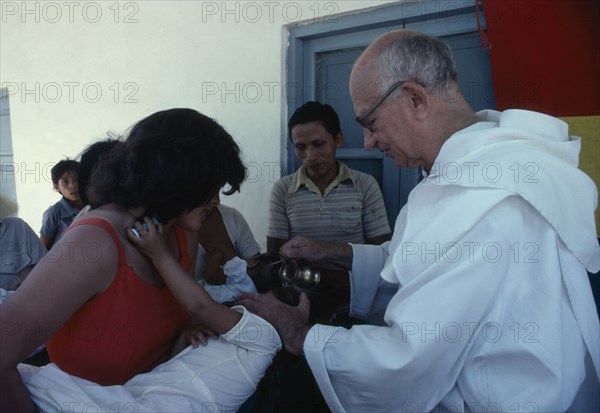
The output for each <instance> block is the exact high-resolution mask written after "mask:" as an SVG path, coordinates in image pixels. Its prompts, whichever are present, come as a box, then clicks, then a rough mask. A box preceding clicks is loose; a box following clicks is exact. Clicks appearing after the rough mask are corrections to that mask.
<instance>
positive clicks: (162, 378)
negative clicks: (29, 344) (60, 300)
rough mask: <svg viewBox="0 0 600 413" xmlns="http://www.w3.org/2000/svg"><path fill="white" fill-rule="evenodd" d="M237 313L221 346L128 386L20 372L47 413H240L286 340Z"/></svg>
mask: <svg viewBox="0 0 600 413" xmlns="http://www.w3.org/2000/svg"><path fill="white" fill-rule="evenodd" d="M233 308H234V309H235V310H237V311H239V312H242V313H243V316H242V319H241V320H240V321H239V323H238V324H236V326H235V327H234V328H232V329H231V330H230V331H229V332H227V333H226V334H223V335H222V336H221V337H220V338H219V339H218V340H212V339H211V340H209V342H208V345H206V346H200V347H199V348H196V349H194V348H192V347H188V348H186V349H185V350H183V351H182V352H181V353H179V354H178V355H177V356H175V357H174V358H173V359H171V360H169V361H167V362H165V363H163V364H161V365H160V366H158V367H156V368H155V369H154V370H152V371H150V372H148V373H144V374H139V375H137V376H135V377H133V378H132V379H131V380H129V381H128V382H127V383H125V384H124V385H122V386H121V385H116V386H100V385H99V384H96V383H93V382H91V381H89V380H85V379H82V378H79V377H76V376H72V375H70V374H67V373H65V372H64V371H62V370H61V369H59V368H58V367H57V366H56V365H55V364H49V365H47V366H44V367H41V368H40V367H34V366H30V365H25V364H20V365H19V366H18V369H19V372H20V373H21V377H22V379H23V381H24V382H25V384H26V385H27V388H28V389H29V392H30V394H31V397H32V399H33V401H34V402H35V404H36V405H37V406H38V409H39V410H40V411H42V412H59V411H68V412H73V413H75V412H234V411H236V410H237V409H238V408H239V407H240V405H241V404H242V403H243V402H244V401H245V400H246V399H247V398H248V397H249V396H250V395H252V393H253V392H254V391H255V390H256V385H257V384H258V382H259V380H260V379H261V377H262V376H263V375H264V372H265V370H266V368H267V367H268V366H269V365H270V364H271V361H272V360H273V356H274V355H275V354H276V353H277V351H279V349H281V340H280V339H279V336H278V335H277V333H276V331H275V329H274V328H273V327H272V326H271V325H270V324H269V323H267V322H266V321H265V320H263V319H262V318H260V317H258V316H256V315H255V314H252V313H250V312H248V311H247V310H246V309H245V308H243V307H239V306H238V307H233Z"/></svg>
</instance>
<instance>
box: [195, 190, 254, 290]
mask: <svg viewBox="0 0 600 413" xmlns="http://www.w3.org/2000/svg"><path fill="white" fill-rule="evenodd" d="M212 206H213V208H212V209H211V211H210V214H209V215H208V217H206V220H205V221H204V223H203V224H202V228H200V231H199V232H198V237H199V240H200V243H199V245H198V259H197V262H196V269H195V271H194V276H195V278H196V279H197V280H201V279H205V280H206V282H207V283H208V284H224V283H225V276H224V275H223V273H222V272H221V273H218V271H214V270H211V273H210V275H209V276H208V277H207V274H206V267H207V265H209V261H210V260H211V259H212V262H213V263H212V265H215V263H219V262H220V261H221V257H219V256H217V255H219V254H224V255H225V256H226V258H228V259H225V260H224V262H227V261H229V259H230V258H232V257H233V256H238V257H240V258H244V259H246V258H248V257H253V256H255V255H258V254H260V246H259V245H258V242H256V239H255V238H254V234H252V230H251V229H250V226H249V225H248V223H247V222H246V220H245V219H244V216H243V215H242V214H241V213H240V212H239V211H238V210H237V209H235V208H232V207H229V206H227V205H223V204H221V203H220V200H219V198H218V197H217V198H215V201H214V205H212ZM213 254H216V256H215V257H214V258H211V255H213ZM220 265H223V263H221V264H220Z"/></svg>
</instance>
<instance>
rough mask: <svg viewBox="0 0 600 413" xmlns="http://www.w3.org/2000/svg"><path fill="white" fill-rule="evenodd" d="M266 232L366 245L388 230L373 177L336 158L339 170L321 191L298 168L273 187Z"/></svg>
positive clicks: (274, 234) (275, 236)
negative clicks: (366, 242) (368, 241)
mask: <svg viewBox="0 0 600 413" xmlns="http://www.w3.org/2000/svg"><path fill="white" fill-rule="evenodd" d="M269 212H270V217H269V218H270V219H269V229H268V231H267V236H268V237H271V238H280V239H290V238H292V237H294V236H296V235H301V236H305V237H311V238H315V239H318V240H321V241H328V242H344V243H346V242H349V243H357V244H364V243H365V241H366V240H367V239H369V238H374V237H377V236H380V235H384V234H389V233H390V232H391V230H390V226H389V223H388V219H387V214H386V210H385V205H384V203H383V196H382V195H381V190H380V189H379V185H378V184H377V181H376V180H375V178H373V177H372V176H371V175H368V174H365V173H363V172H359V171H355V170H353V169H350V168H348V167H347V166H346V165H345V164H344V163H342V162H340V161H338V174H337V176H336V177H335V178H334V180H333V181H332V182H331V183H330V184H329V186H328V187H327V188H326V189H325V191H324V194H321V191H319V188H318V187H317V185H316V184H315V183H314V182H313V181H311V180H310V178H309V177H308V176H307V175H306V169H305V168H304V167H303V166H302V167H300V168H299V169H298V170H297V171H296V172H295V173H294V174H292V175H288V176H285V177H283V178H281V179H279V180H278V181H277V182H275V184H274V185H273V189H272V191H271V202H270V206H269Z"/></svg>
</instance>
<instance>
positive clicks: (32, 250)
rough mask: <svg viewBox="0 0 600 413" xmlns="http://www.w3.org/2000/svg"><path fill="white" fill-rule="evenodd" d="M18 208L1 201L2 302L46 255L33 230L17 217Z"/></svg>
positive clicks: (0, 256) (0, 284)
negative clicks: (15, 215)
mask: <svg viewBox="0 0 600 413" xmlns="http://www.w3.org/2000/svg"><path fill="white" fill-rule="evenodd" d="M16 212H17V204H16V202H13V201H12V200H9V199H6V198H5V197H4V196H1V197H0V289H2V291H3V292H2V293H1V294H0V295H1V297H0V302H2V301H3V299H4V298H6V297H7V296H8V295H10V293H8V292H7V291H14V290H16V289H17V287H18V286H19V285H21V283H22V282H23V280H24V279H25V277H27V275H28V274H29V272H30V271H31V270H32V269H33V267H34V266H35V264H37V263H38V262H39V261H40V260H41V259H42V257H43V256H44V255H45V254H46V247H44V244H42V241H40V239H39V238H38V236H37V235H36V234H35V232H34V231H33V230H32V229H31V227H30V226H29V225H28V224H27V223H26V222H25V221H23V220H22V219H21V218H17V217H14V216H11V215H14V214H16Z"/></svg>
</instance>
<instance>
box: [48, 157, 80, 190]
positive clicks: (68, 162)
mask: <svg viewBox="0 0 600 413" xmlns="http://www.w3.org/2000/svg"><path fill="white" fill-rule="evenodd" d="M68 171H73V172H76V173H79V162H77V161H74V160H73V159H64V160H62V161H59V162H58V163H57V164H56V165H54V166H53V167H52V169H50V176H51V177H52V183H53V184H58V180H59V179H60V177H61V176H63V174H64V173H65V172H68Z"/></svg>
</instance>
